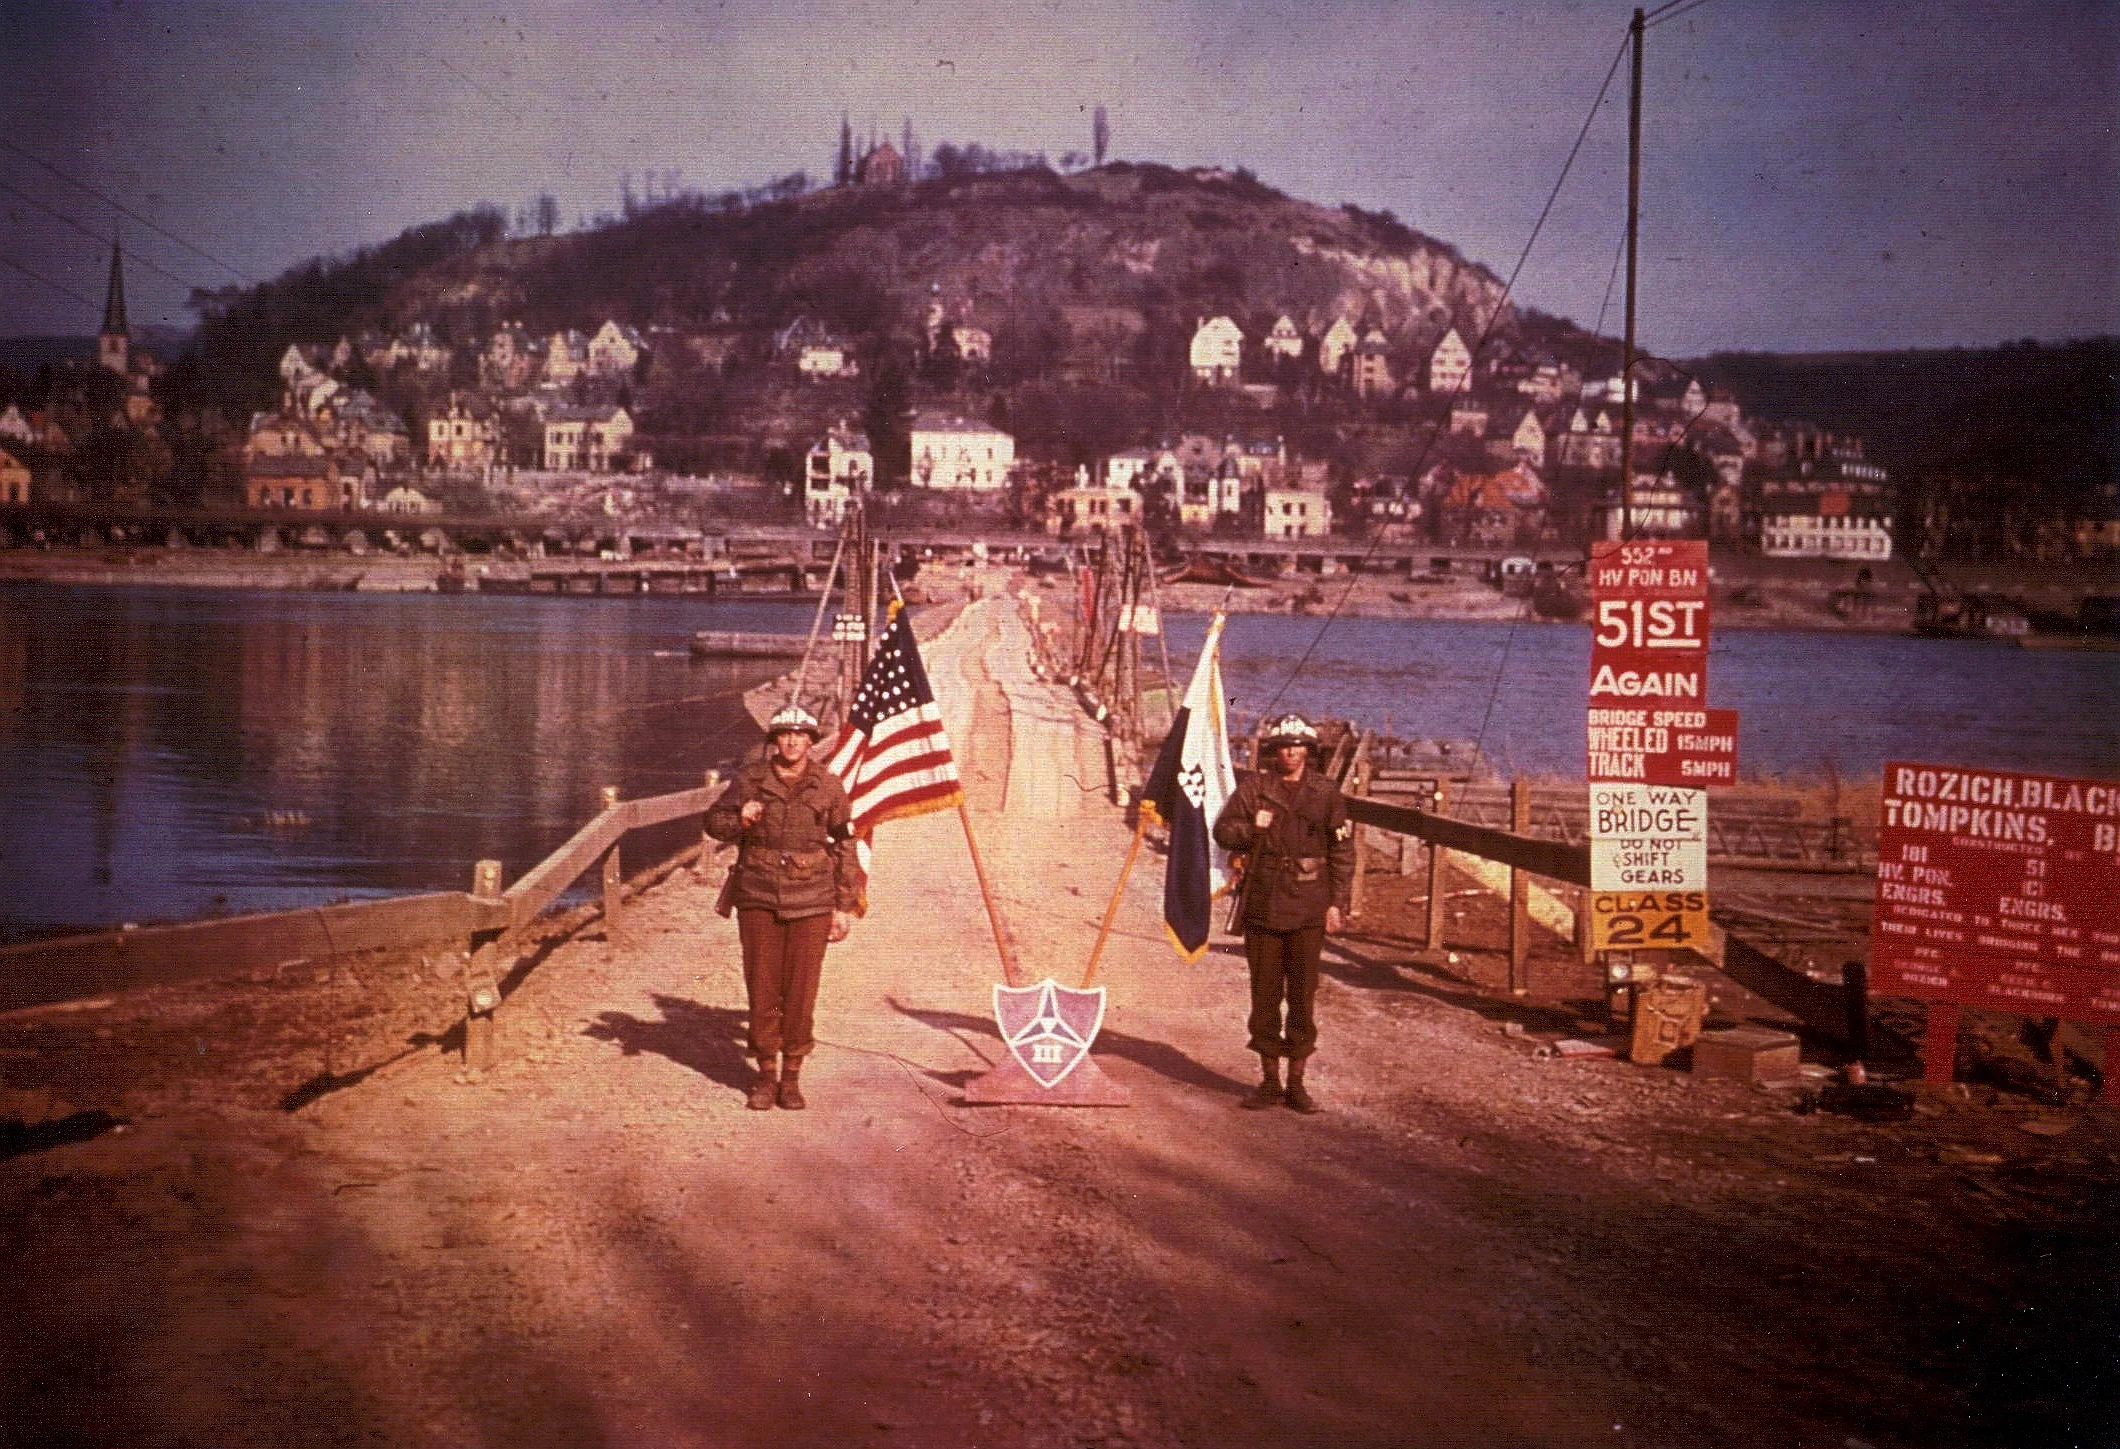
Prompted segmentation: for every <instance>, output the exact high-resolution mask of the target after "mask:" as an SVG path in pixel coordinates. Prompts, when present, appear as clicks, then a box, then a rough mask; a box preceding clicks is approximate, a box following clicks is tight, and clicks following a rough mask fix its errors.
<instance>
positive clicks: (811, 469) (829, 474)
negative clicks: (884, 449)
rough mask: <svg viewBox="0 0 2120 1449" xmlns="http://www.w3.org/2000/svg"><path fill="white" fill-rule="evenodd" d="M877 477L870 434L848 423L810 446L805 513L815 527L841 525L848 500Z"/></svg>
mask: <svg viewBox="0 0 2120 1449" xmlns="http://www.w3.org/2000/svg"><path fill="white" fill-rule="evenodd" d="M875 476H876V459H875V456H874V455H873V454H872V453H871V452H870V451H869V435H868V434H867V433H862V432H856V431H854V430H853V429H851V428H848V427H846V426H845V425H844V424H842V425H840V426H839V427H836V428H833V429H831V430H830V431H829V432H827V433H826V434H825V435H824V438H823V440H822V441H820V442H819V443H818V444H817V446H816V447H814V448H812V449H810V455H809V458H808V461H807V462H806V463H805V465H804V467H803V478H802V516H803V517H804V518H805V519H807V520H808V521H809V524H810V526H811V527H812V528H837V527H838V526H839V524H840V522H841V520H843V519H844V518H845V517H846V513H847V504H848V502H849V501H851V500H852V499H853V497H854V495H855V494H857V493H859V492H861V491H863V490H864V489H866V488H867V487H868V486H869V480H870V479H871V478H874V477H875Z"/></svg>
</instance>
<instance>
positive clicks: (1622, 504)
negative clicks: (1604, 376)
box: [1619, 9, 1646, 538]
mask: <svg viewBox="0 0 2120 1449" xmlns="http://www.w3.org/2000/svg"><path fill="white" fill-rule="evenodd" d="M1645 28H1646V27H1645V26H1644V25H1643V23H1642V12H1641V11H1640V10H1639V9H1637V10H1636V11H1635V12H1634V23H1633V24H1631V25H1629V26H1628V27H1627V30H1628V33H1629V34H1631V35H1632V36H1633V38H1634V84H1633V87H1632V89H1631V91H1630V92H1629V94H1628V97H1627V337H1626V341H1625V342H1624V343H1622V344H1621V348H1620V362H1619V536H1620V537H1621V538H1631V537H1633V536H1634V247H1635V242H1636V241H1637V240H1638V239H1639V233H1640V231H1641V205H1642V32H1643V30H1644V29H1645Z"/></svg>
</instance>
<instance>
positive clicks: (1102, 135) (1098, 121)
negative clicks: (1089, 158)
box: [1089, 105, 1112, 166]
mask: <svg viewBox="0 0 2120 1449" xmlns="http://www.w3.org/2000/svg"><path fill="white" fill-rule="evenodd" d="M1089 140H1090V150H1091V152H1092V154H1094V155H1095V157H1096V159H1095V160H1094V161H1093V162H1091V163H1090V164H1092V165H1094V166H1102V165H1103V164H1104V153H1105V152H1106V151H1107V150H1109V149H1111V144H1112V125H1111V121H1110V120H1109V119H1107V118H1106V116H1105V114H1104V107H1103V106H1101V105H1100V106H1098V107H1097V111H1096V114H1095V115H1093V116H1091V117H1090V122H1089Z"/></svg>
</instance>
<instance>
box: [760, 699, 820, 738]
mask: <svg viewBox="0 0 2120 1449" xmlns="http://www.w3.org/2000/svg"><path fill="white" fill-rule="evenodd" d="M823 733H824V727H823V726H822V725H820V724H818V723H817V716H816V715H814V714H811V713H810V712H809V711H808V710H806V709H804V708H803V707H802V706H801V705H799V704H791V705H789V706H787V707H786V708H785V709H782V710H780V711H778V712H777V713H775V714H774V716H773V717H772V718H771V719H769V720H767V721H766V738H767V739H771V738H773V736H775V735H786V734H803V735H808V736H809V737H810V738H811V739H813V740H814V739H816V738H817V737H818V736H819V735H821V734H823Z"/></svg>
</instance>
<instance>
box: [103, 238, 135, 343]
mask: <svg viewBox="0 0 2120 1449" xmlns="http://www.w3.org/2000/svg"><path fill="white" fill-rule="evenodd" d="M96 361H98V362H100V363H102V364H103V365H104V366H105V367H107V368H109V369H110V370H111V371H112V372H115V373H116V374H118V376H120V377H124V376H126V374H127V373H128V371H129V370H130V369H131V367H132V334H131V332H130V331H129V330H128V329H127V328H126V325H125V264H124V261H123V260H122V259H121V257H120V255H119V252H118V243H117V240H116V239H115V238H113V239H112V240H111V244H110V285H109V287H108V288H107V289H106V290H105V291H104V294H103V330H102V331H100V332H98V333H97V334H96Z"/></svg>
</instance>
